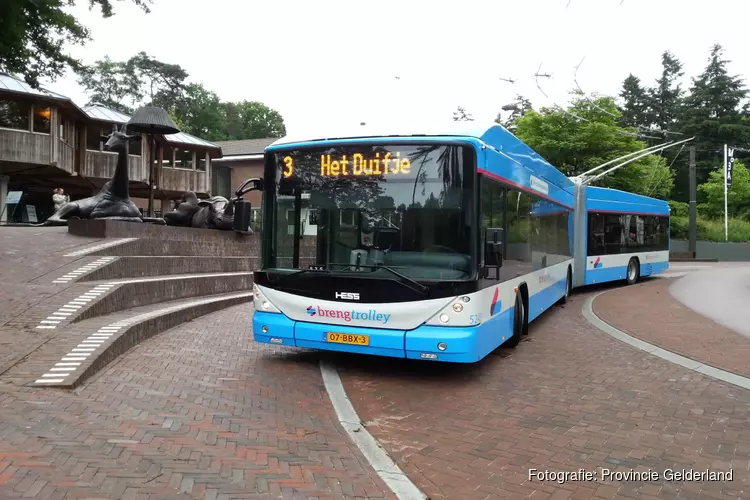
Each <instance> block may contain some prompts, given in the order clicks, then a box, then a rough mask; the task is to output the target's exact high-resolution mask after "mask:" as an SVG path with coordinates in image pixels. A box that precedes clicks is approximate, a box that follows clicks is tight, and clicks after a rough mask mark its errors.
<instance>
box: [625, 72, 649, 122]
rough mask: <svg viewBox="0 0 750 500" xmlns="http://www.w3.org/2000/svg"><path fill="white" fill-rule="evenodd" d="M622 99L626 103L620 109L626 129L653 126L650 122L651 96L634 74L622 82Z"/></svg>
mask: <svg viewBox="0 0 750 500" xmlns="http://www.w3.org/2000/svg"><path fill="white" fill-rule="evenodd" d="M620 97H622V100H623V101H624V104H623V106H622V107H621V108H620V112H621V113H622V118H620V123H621V124H622V125H624V126H626V127H634V128H640V127H645V128H648V127H649V125H651V122H650V120H649V116H648V112H649V95H648V92H647V90H646V89H645V88H643V87H642V86H641V80H640V78H638V77H637V76H634V75H633V74H632V73H631V74H630V75H629V76H628V77H627V78H626V79H625V81H623V82H622V90H621V91H620Z"/></svg>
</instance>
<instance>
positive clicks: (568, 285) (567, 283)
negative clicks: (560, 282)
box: [560, 268, 573, 304]
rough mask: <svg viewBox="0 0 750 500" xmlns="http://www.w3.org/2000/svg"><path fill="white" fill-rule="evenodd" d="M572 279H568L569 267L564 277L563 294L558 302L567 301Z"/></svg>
mask: <svg viewBox="0 0 750 500" xmlns="http://www.w3.org/2000/svg"><path fill="white" fill-rule="evenodd" d="M572 281H573V280H571V279H570V268H568V276H567V277H566V278H565V295H563V296H562V298H561V299H560V304H565V303H566V302H568V297H570V290H571V285H572V283H571V282H572Z"/></svg>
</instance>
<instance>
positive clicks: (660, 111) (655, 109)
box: [648, 50, 684, 131]
mask: <svg viewBox="0 0 750 500" xmlns="http://www.w3.org/2000/svg"><path fill="white" fill-rule="evenodd" d="M661 65H662V73H661V78H659V79H658V80H656V86H655V87H653V88H651V89H649V92H648V93H649V96H648V98H649V105H650V106H649V107H650V110H649V114H650V119H651V120H652V121H653V123H654V125H656V127H658V128H659V129H661V130H668V131H673V130H674V128H675V124H676V121H677V118H678V116H679V113H680V108H681V105H682V94H683V89H682V88H681V86H680V84H679V83H678V80H679V79H680V78H681V77H682V75H684V72H683V71H682V63H681V62H680V61H679V60H678V59H677V58H676V57H675V56H674V55H672V53H671V52H669V51H668V50H667V51H665V52H664V53H663V54H662V55H661Z"/></svg>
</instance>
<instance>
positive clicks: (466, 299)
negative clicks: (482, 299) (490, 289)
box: [461, 297, 471, 302]
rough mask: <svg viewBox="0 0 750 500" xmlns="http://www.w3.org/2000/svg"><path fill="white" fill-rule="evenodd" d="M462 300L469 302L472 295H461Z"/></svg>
mask: <svg viewBox="0 0 750 500" xmlns="http://www.w3.org/2000/svg"><path fill="white" fill-rule="evenodd" d="M461 300H463V301H464V302H469V301H470V300H471V297H461Z"/></svg>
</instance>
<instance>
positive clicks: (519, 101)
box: [495, 94, 533, 134]
mask: <svg viewBox="0 0 750 500" xmlns="http://www.w3.org/2000/svg"><path fill="white" fill-rule="evenodd" d="M532 109H533V108H532V106H531V101H530V100H528V99H526V98H525V97H524V96H522V95H520V94H516V100H515V101H513V102H512V103H510V104H506V105H505V106H503V111H510V115H508V117H507V118H506V119H504V120H503V116H502V113H498V115H497V118H495V123H499V124H500V125H502V126H503V127H505V128H506V129H507V130H508V131H509V132H510V133H512V134H514V133H515V132H516V125H517V123H518V120H519V119H520V118H521V117H522V116H523V115H525V114H526V113H528V112H529V111H531V110H532Z"/></svg>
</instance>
